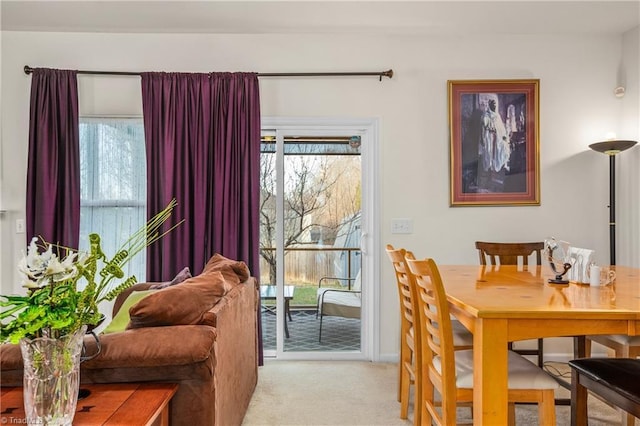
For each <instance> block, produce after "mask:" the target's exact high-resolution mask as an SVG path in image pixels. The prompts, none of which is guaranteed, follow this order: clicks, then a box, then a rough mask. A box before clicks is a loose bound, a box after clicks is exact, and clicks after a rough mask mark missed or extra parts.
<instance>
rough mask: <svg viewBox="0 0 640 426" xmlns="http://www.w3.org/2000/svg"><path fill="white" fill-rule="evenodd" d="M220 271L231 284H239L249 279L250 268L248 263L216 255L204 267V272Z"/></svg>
mask: <svg viewBox="0 0 640 426" xmlns="http://www.w3.org/2000/svg"><path fill="white" fill-rule="evenodd" d="M210 271H220V272H222V274H223V275H224V277H225V278H226V279H227V280H228V281H229V282H231V283H234V284H238V283H241V282H245V281H246V280H247V279H248V278H249V267H248V266H247V264H246V263H244V262H241V261H238V260H232V259H229V258H226V257H224V256H223V255H221V254H219V253H216V254H214V255H213V256H211V259H209V261H208V262H207V264H206V265H205V266H204V270H203V273H204V272H210Z"/></svg>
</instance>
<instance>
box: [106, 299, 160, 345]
mask: <svg viewBox="0 0 640 426" xmlns="http://www.w3.org/2000/svg"><path fill="white" fill-rule="evenodd" d="M157 291H158V290H143V291H134V292H132V293H131V294H130V295H129V296H127V298H126V299H125V300H124V302H122V306H121V307H120V310H119V311H118V313H117V314H116V316H115V317H113V319H112V320H111V322H110V323H109V325H108V326H107V327H106V328H105V329H104V330H103V331H102V332H103V333H105V334H106V333H118V332H121V331H125V330H126V328H127V324H129V308H131V307H132V306H133V305H135V304H136V303H138V302H139V301H141V300H142V299H144V298H145V297H147V296H148V295H150V294H153V293H155V292H157Z"/></svg>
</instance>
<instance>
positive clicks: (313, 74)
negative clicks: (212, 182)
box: [24, 65, 393, 81]
mask: <svg viewBox="0 0 640 426" xmlns="http://www.w3.org/2000/svg"><path fill="white" fill-rule="evenodd" d="M32 72H33V68H31V67H30V66H29V65H25V66H24V73H25V74H31V73H32ZM77 72H78V74H91V75H134V76H135V75H137V76H140V75H141V73H139V72H133V71H82V70H78V71H77ZM369 75H371V76H377V77H380V81H382V77H388V78H392V77H393V70H387V71H379V72H265V73H258V77H345V76H351V77H356V76H369Z"/></svg>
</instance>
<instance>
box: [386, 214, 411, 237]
mask: <svg viewBox="0 0 640 426" xmlns="http://www.w3.org/2000/svg"><path fill="white" fill-rule="evenodd" d="M391 233H392V234H412V233H413V220H412V219H407V218H396V219H391Z"/></svg>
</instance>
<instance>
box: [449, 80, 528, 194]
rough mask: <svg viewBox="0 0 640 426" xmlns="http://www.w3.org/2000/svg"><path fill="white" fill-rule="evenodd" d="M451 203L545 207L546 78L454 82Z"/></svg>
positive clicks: (451, 82) (451, 92) (451, 88)
mask: <svg viewBox="0 0 640 426" xmlns="http://www.w3.org/2000/svg"><path fill="white" fill-rule="evenodd" d="M447 85H448V96H449V126H450V127H449V128H450V189H451V191H450V205H451V206H527V205H540V143H539V126H540V124H539V104H540V101H539V91H540V80H537V79H531V80H449V81H448V82H447Z"/></svg>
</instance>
